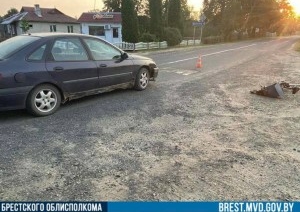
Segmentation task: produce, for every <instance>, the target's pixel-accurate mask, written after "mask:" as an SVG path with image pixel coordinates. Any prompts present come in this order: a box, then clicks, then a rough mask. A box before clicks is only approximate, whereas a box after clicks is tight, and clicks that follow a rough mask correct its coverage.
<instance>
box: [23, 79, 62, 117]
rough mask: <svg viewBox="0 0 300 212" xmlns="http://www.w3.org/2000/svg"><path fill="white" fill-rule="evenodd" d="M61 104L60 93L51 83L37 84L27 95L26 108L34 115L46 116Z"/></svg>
mask: <svg viewBox="0 0 300 212" xmlns="http://www.w3.org/2000/svg"><path fill="white" fill-rule="evenodd" d="M60 104H61V95H60V92H59V91H58V89H57V88H56V87H54V86H52V85H47V84H44V85H39V86H37V87H35V88H34V89H33V90H32V91H31V92H30V93H29V95H28V97H27V102H26V109H27V110H28V112H29V113H31V114H32V115H34V116H48V115H51V114H53V113H55V112H56V111H57V109H58V108H59V107H60Z"/></svg>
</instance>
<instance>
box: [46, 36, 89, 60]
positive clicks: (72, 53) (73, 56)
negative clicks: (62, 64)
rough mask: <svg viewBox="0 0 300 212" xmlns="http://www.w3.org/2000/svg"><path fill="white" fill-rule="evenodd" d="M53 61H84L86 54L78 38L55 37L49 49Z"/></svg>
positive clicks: (86, 57)
mask: <svg viewBox="0 0 300 212" xmlns="http://www.w3.org/2000/svg"><path fill="white" fill-rule="evenodd" d="M51 55H52V57H53V59H54V60H55V61H85V60H88V55H87V53H86V51H85V49H84V47H83V46H82V44H81V42H80V40H79V39H78V38H61V39H57V40H56V41H55V43H54V45H53V47H52V49H51Z"/></svg>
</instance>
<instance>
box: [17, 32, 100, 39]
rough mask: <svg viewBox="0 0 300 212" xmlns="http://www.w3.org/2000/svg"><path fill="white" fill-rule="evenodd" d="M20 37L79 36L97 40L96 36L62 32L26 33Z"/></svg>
mask: <svg viewBox="0 0 300 212" xmlns="http://www.w3.org/2000/svg"><path fill="white" fill-rule="evenodd" d="M22 36H35V37H45V38H47V37H48V38H49V37H63V36H76V37H78V36H80V37H90V38H98V39H101V38H99V37H96V36H92V35H86V34H79V33H62V32H44V33H28V34H23V35H22Z"/></svg>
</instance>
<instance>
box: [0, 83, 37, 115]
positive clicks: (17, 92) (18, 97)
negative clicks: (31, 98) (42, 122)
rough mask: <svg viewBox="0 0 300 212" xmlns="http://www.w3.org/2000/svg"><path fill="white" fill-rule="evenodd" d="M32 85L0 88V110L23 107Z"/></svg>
mask: <svg viewBox="0 0 300 212" xmlns="http://www.w3.org/2000/svg"><path fill="white" fill-rule="evenodd" d="M31 89H32V86H26V87H17V88H5V89H0V111H4V110H15V109H23V108H25V107H26V98H27V95H28V93H29V91H30V90H31Z"/></svg>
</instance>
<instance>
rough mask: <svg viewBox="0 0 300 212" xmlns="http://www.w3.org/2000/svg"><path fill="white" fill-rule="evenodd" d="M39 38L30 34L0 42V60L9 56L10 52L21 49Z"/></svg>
mask: <svg viewBox="0 0 300 212" xmlns="http://www.w3.org/2000/svg"><path fill="white" fill-rule="evenodd" d="M38 39H40V38H39V37H32V36H16V37H13V38H10V39H8V40H6V41H3V42H1V43H0V60H3V59H5V58H7V57H9V56H10V55H11V54H12V53H14V52H16V51H18V50H20V49H22V48H23V47H25V46H27V45H28V44H30V43H32V42H34V41H36V40H38Z"/></svg>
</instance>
